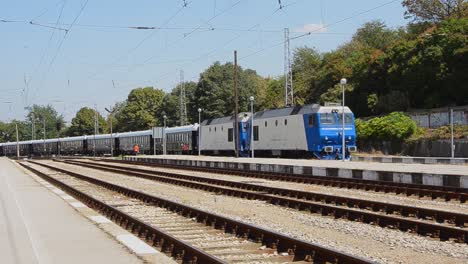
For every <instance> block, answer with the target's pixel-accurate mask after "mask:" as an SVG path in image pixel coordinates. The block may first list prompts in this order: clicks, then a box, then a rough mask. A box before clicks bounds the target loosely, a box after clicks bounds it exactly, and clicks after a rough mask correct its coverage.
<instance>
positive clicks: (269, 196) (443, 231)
mask: <svg viewBox="0 0 468 264" xmlns="http://www.w3.org/2000/svg"><path fill="white" fill-rule="evenodd" d="M64 162H66V163H69V164H74V165H78V166H84V167H88V168H93V169H98V170H104V171H108V172H115V173H120V174H124V175H129V176H134V177H139V178H144V179H149V180H153V181H160V182H164V183H169V184H175V185H179V186H184V187H189V188H194V189H201V190H204V191H210V192H215V193H222V194H224V195H229V196H235V197H242V198H246V199H258V200H263V201H267V202H270V203H272V204H276V205H280V206H286V207H289V208H295V209H298V210H306V211H310V212H312V213H318V214H321V215H329V216H333V217H335V218H345V219H348V220H351V221H360V222H364V223H368V224H374V225H379V226H381V227H389V228H396V229H399V230H402V231H411V232H413V233H417V234H419V235H425V236H427V235H429V236H431V237H436V238H439V239H440V240H443V241H444V240H449V239H453V240H455V241H456V242H460V243H468V230H467V229H466V228H465V224H466V223H467V222H468V215H466V214H461V213H455V212H448V211H442V210H436V209H427V208H421V207H413V206H405V205H400V204H390V203H385V202H379V201H371V200H363V199H356V198H349V197H343V196H334V195H328V194H322V193H316V192H306V191H298V190H291V189H283V188H275V187H268V186H263V185H256V184H250V183H242V182H234V181H228V180H221V179H212V178H205V177H197V176H192V175H186V174H180V173H170V172H161V171H151V170H145V169H138V168H128V167H127V168H125V167H122V166H118V165H110V164H102V163H100V164H97V163H94V162H93V163H90V162H83V161H73V160H71V161H70V160H66V161H64Z"/></svg>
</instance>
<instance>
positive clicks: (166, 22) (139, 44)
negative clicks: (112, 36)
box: [90, 2, 191, 78]
mask: <svg viewBox="0 0 468 264" xmlns="http://www.w3.org/2000/svg"><path fill="white" fill-rule="evenodd" d="M190 3H191V2H190ZM188 4H189V3H187V2H184V5H182V7H180V8H179V9H177V11H176V12H175V13H174V14H172V15H171V16H170V17H169V18H168V19H166V21H164V23H163V24H162V27H164V26H166V25H168V24H169V23H170V22H171V21H172V20H173V19H174V18H175V17H176V16H177V15H178V14H179V13H180V12H181V11H182V10H183V9H184V8H185V7H187V5H188ZM125 28H129V27H125ZM147 28H152V27H147ZM154 28H155V29H157V27H154ZM133 29H135V28H133ZM156 32H157V31H154V32H152V33H150V34H148V35H147V36H146V37H144V38H143V39H142V40H140V41H139V42H138V43H137V44H136V45H135V46H134V47H133V48H131V49H129V50H128V51H127V52H125V54H123V55H121V56H119V57H117V59H116V60H114V61H113V62H111V64H110V67H112V65H114V64H116V63H118V62H120V61H121V60H122V59H123V58H125V57H127V56H128V55H130V54H131V53H133V52H134V51H135V50H137V49H138V48H139V47H140V46H141V45H143V43H145V42H146V41H147V40H148V39H150V38H151V37H153V36H154V34H156ZM101 72H102V71H101ZM101 72H95V73H94V74H92V75H91V76H90V78H93V77H95V76H96V75H98V74H100V73H101Z"/></svg>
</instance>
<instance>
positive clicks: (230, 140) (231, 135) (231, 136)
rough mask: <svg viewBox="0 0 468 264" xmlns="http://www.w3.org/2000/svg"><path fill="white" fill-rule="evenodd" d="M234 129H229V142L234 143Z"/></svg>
mask: <svg viewBox="0 0 468 264" xmlns="http://www.w3.org/2000/svg"><path fill="white" fill-rule="evenodd" d="M232 132H233V129H232V128H228V142H232V139H233V134H232Z"/></svg>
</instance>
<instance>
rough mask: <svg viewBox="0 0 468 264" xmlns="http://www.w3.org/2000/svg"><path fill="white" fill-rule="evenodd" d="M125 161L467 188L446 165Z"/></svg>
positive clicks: (465, 169) (176, 158) (467, 179)
mask: <svg viewBox="0 0 468 264" xmlns="http://www.w3.org/2000/svg"><path fill="white" fill-rule="evenodd" d="M123 159H124V160H131V161H141V162H151V163H162V164H169V165H184V166H198V167H208V168H231V169H241V170H247V171H261V172H276V173H287V174H298V175H314V176H324V177H340V178H356V179H365V180H374V181H375V180H377V181H387V182H401V183H411V184H423V185H434V186H448V187H457V188H468V166H465V165H447V164H415V163H412V164H408V163H379V162H365V161H359V162H357V161H349V162H342V161H334V160H300V159H279V158H234V157H213V156H187V155H157V156H151V155H146V156H144V155H143V156H125V157H124V158H123Z"/></svg>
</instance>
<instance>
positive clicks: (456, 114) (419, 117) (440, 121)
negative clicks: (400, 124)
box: [407, 105, 468, 128]
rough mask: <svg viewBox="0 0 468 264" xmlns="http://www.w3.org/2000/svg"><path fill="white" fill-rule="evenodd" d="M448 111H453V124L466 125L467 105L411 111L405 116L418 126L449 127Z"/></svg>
mask: <svg viewBox="0 0 468 264" xmlns="http://www.w3.org/2000/svg"><path fill="white" fill-rule="evenodd" d="M450 109H453V123H454V124H456V125H468V105H465V106H455V107H451V108H450V107H444V108H433V109H425V110H413V111H410V112H407V114H408V115H409V116H410V117H411V119H413V120H414V121H416V123H417V124H418V126H420V127H426V128H436V127H440V126H446V125H450Z"/></svg>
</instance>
